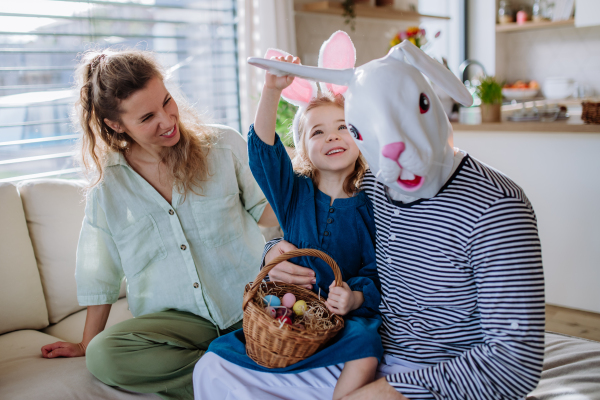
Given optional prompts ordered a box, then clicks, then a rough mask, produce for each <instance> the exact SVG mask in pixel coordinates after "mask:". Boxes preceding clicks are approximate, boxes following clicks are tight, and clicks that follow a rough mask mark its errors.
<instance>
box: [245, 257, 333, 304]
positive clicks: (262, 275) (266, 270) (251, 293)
mask: <svg viewBox="0 0 600 400" xmlns="http://www.w3.org/2000/svg"><path fill="white" fill-rule="evenodd" d="M300 256H310V257H319V258H320V259H321V260H323V261H325V262H326V263H327V264H329V266H330V267H331V269H332V270H333V275H334V276H335V285H336V286H342V272H341V271H340V267H338V265H337V263H336V262H335V261H334V260H333V258H331V257H329V256H328V255H327V254H325V253H323V252H322V251H320V250H314V249H297V250H292V251H288V252H286V253H283V254H282V255H280V256H277V257H275V258H274V259H273V261H271V262H270V263H269V264H267V265H265V267H264V268H263V269H262V270H261V271H260V272H259V273H258V275H257V276H256V279H254V282H252V286H251V287H250V290H248V292H246V295H245V296H244V303H243V304H242V309H244V310H245V309H246V304H248V302H249V301H250V300H251V299H252V298H253V297H254V295H255V294H256V292H257V291H258V287H259V286H260V284H261V283H262V281H263V279H265V277H266V276H267V275H268V274H269V272H270V271H271V270H272V269H273V268H274V267H275V266H276V265H277V264H279V263H281V262H283V261H287V260H289V259H290V258H294V257H300Z"/></svg>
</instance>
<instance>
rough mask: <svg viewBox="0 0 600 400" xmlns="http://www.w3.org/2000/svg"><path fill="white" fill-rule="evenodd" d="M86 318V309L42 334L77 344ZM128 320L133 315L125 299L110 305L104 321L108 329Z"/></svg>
mask: <svg viewBox="0 0 600 400" xmlns="http://www.w3.org/2000/svg"><path fill="white" fill-rule="evenodd" d="M86 316H87V309H85V310H81V311H78V312H76V313H75V314H73V315H69V316H68V317H67V318H65V319H63V320H62V321H60V322H59V323H57V324H55V325H51V326H49V327H47V328H46V329H44V332H45V333H47V334H48V335H52V336H55V337H57V338H60V339H61V340H64V341H65V342H71V343H79V342H81V340H82V338H83V327H84V326H85V318H86ZM129 318H133V315H132V314H131V311H129V306H128V304H127V299H120V300H119V301H117V302H116V303H115V304H113V305H112V307H111V309H110V314H109V315H108V321H106V327H107V328H108V327H110V326H113V325H115V324H118V323H119V322H121V321H125V320H126V319H129Z"/></svg>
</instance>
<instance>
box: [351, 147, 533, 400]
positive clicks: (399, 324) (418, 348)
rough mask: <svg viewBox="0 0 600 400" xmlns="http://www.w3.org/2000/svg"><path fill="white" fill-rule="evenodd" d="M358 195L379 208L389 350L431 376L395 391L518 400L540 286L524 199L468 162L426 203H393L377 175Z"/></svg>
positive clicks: (497, 176) (528, 377)
mask: <svg viewBox="0 0 600 400" xmlns="http://www.w3.org/2000/svg"><path fill="white" fill-rule="evenodd" d="M363 187H364V189H365V190H366V191H367V194H368V195H369V197H370V199H371V201H372V202H373V206H374V208H375V219H376V225H377V264H378V269H379V276H380V279H381V284H382V299H383V300H382V303H381V305H380V311H381V313H382V315H383V321H384V322H383V326H382V328H381V332H380V333H381V335H382V340H383V346H384V349H385V351H386V352H387V353H389V354H392V355H394V356H396V357H399V358H402V359H404V360H408V361H412V362H415V363H421V364H427V365H430V367H428V368H425V369H422V370H418V371H414V372H411V373H407V374H398V375H391V376H388V378H387V379H388V382H390V384H391V385H392V386H394V387H395V388H396V389H397V390H398V391H400V392H401V393H402V394H404V395H405V396H406V397H408V398H409V399H478V400H481V399H517V398H520V397H523V396H525V395H526V394H527V393H528V392H529V391H531V390H532V389H533V388H535V386H536V385H537V382H538V380H539V378H540V374H541V370H542V362H543V350H544V279H543V272H542V257H541V248H540V242H539V238H538V232H537V224H536V218H535V213H534V211H533V208H532V207H531V204H530V203H529V200H528V199H527V197H526V196H525V194H524V193H523V191H522V190H521V189H520V188H519V187H518V186H517V185H516V184H515V183H514V182H512V181H511V180H510V179H508V178H507V177H506V176H504V175H502V174H501V173H499V172H498V171H495V170H493V169H492V168H490V167H488V166H486V165H483V164H481V163H480V162H478V161H476V160H474V159H472V158H471V157H469V156H468V155H467V156H465V157H464V158H463V161H462V163H461V165H460V166H459V167H458V169H457V171H456V172H455V174H454V175H453V177H452V178H451V179H450V180H449V181H448V183H447V184H446V185H445V187H444V188H443V189H442V190H441V191H440V193H439V194H438V195H437V196H435V197H433V198H431V199H422V200H419V201H416V202H414V203H410V204H401V203H397V202H392V201H390V199H389V197H388V196H387V194H386V189H385V186H384V185H383V184H381V183H379V182H377V181H376V180H375V178H374V176H373V175H372V174H368V175H367V176H366V177H365V179H364V182H363ZM393 203H396V204H393Z"/></svg>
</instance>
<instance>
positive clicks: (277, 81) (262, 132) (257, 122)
mask: <svg viewBox="0 0 600 400" xmlns="http://www.w3.org/2000/svg"><path fill="white" fill-rule="evenodd" d="M273 58H274V59H276V60H279V61H285V62H289V63H294V64H300V59H299V58H298V57H294V56H291V55H288V56H282V57H273ZM292 82H294V77H293V76H289V75H286V76H277V75H273V74H270V73H268V72H266V73H265V86H264V87H263V91H262V95H261V96H260V101H259V103H258V110H257V111H256V117H255V118H254V131H255V132H256V134H257V135H258V137H259V138H260V140H262V141H263V142H265V143H266V144H268V145H271V146H272V145H273V144H275V122H276V120H277V106H278V104H279V98H280V97H281V92H282V91H283V89H285V88H287V87H288V86H290V85H291V84H292Z"/></svg>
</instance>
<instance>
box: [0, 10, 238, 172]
mask: <svg viewBox="0 0 600 400" xmlns="http://www.w3.org/2000/svg"><path fill="white" fill-rule="evenodd" d="M9 3H12V4H9ZM236 37H237V22H236V1H235V0H122V1H117V0H112V1H111V0H106V1H105V0H20V1H18V2H2V3H1V4H0V182H14V181H18V180H23V179H30V178H38V177H66V178H70V177H75V176H77V174H78V167H77V165H76V163H75V162H74V155H75V143H76V140H77V139H78V134H77V130H76V129H75V127H74V126H72V124H71V120H70V118H69V115H70V113H71V111H72V105H73V102H74V101H75V96H76V91H74V90H73V88H74V78H73V72H74V68H75V65H76V63H77V60H78V54H80V53H81V52H83V51H84V50H86V49H90V48H91V49H103V48H107V47H111V48H116V49H119V48H137V49H144V50H151V51H153V52H155V54H156V56H157V58H158V60H159V61H160V63H161V64H162V65H163V66H164V67H165V68H166V69H167V70H169V71H170V74H169V75H170V78H169V81H168V84H167V86H168V87H169V88H170V89H176V90H178V91H179V92H180V93H183V94H184V95H185V97H186V98H187V99H188V101H190V103H192V104H193V105H194V107H195V108H196V109H197V110H198V111H199V112H200V113H201V114H204V115H206V117H207V120H208V121H211V122H215V123H221V124H226V125H229V126H231V127H233V128H236V129H238V130H239V129H240V114H239V88H238V67H237V39H236Z"/></svg>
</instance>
